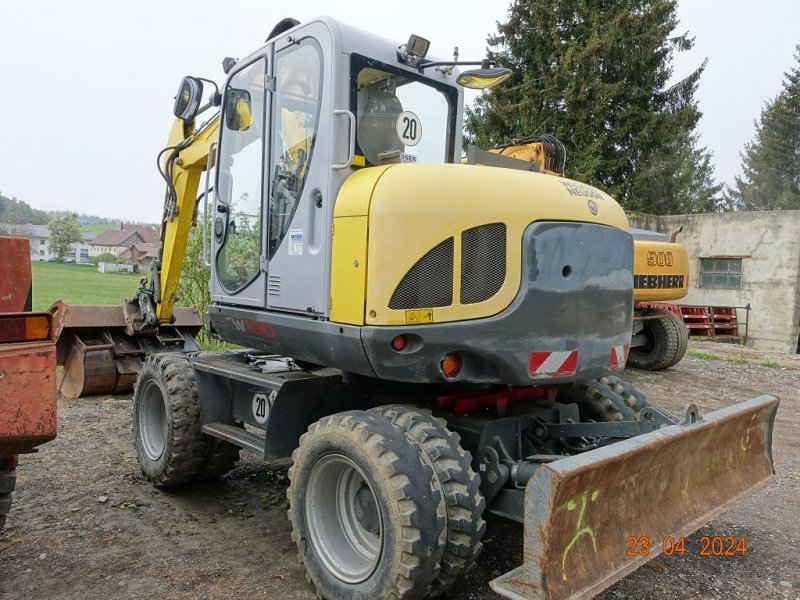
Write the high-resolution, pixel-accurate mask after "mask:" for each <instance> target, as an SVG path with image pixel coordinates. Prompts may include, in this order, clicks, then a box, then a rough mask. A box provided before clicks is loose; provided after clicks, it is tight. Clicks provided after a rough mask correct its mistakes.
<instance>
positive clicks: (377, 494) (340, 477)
mask: <svg viewBox="0 0 800 600" xmlns="http://www.w3.org/2000/svg"><path fill="white" fill-rule="evenodd" d="M292 460H293V465H292V467H291V469H289V479H290V482H291V483H290V485H289V489H288V492H287V495H288V497H289V502H290V508H289V519H290V520H291V522H292V539H293V540H294V541H295V543H296V544H297V548H298V552H299V557H300V561H301V562H302V563H303V564H304V565H305V567H306V570H307V575H308V578H309V580H310V581H311V582H313V583H314V585H315V586H316V588H317V593H318V594H319V595H320V596H322V597H324V598H327V599H328V600H345V599H347V600H349V599H351V598H364V599H367V598H369V599H375V600H382V599H392V600H403V599H411V598H423V597H424V596H425V594H426V593H427V592H428V591H429V589H430V586H431V583H432V582H433V581H434V579H435V578H436V576H437V574H438V571H439V561H440V560H441V558H442V555H443V553H444V540H445V534H444V528H445V502H444V498H443V496H442V494H441V492H440V490H439V489H437V486H436V485H435V484H434V480H435V474H434V470H433V467H432V466H431V465H430V463H429V462H426V459H425V456H424V453H422V452H420V450H419V447H418V446H417V445H416V444H414V443H412V441H411V440H410V439H409V438H407V437H406V435H405V433H404V432H403V431H402V430H401V429H399V428H398V427H396V426H394V425H393V424H392V423H391V422H390V421H389V420H388V419H386V418H384V417H382V416H380V415H377V414H372V413H369V412H364V411H350V412H345V413H339V414H336V415H332V416H329V417H325V418H323V419H321V420H320V421H318V422H316V423H314V424H312V425H311V426H310V427H309V429H308V431H307V432H306V433H305V434H304V435H303V436H302V437H301V438H300V445H299V447H298V448H297V449H296V450H295V451H294V453H293V455H292Z"/></svg>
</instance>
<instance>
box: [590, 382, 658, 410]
mask: <svg viewBox="0 0 800 600" xmlns="http://www.w3.org/2000/svg"><path fill="white" fill-rule="evenodd" d="M597 381H599V382H600V383H603V384H605V385H607V386H608V387H609V388H611V391H612V392H615V393H616V394H618V395H619V396H620V397H621V398H622V400H623V402H625V406H627V407H628V408H630V409H631V410H632V411H633V416H634V418H635V419H636V420H637V421H638V420H639V414H640V413H641V412H642V409H643V408H645V407H647V406H650V403H649V402H648V401H647V398H645V397H644V394H642V393H641V392H640V391H639V390H637V389H636V388H635V387H633V386H632V385H631V384H630V383H628V382H627V381H623V380H622V379H620V378H619V377H617V376H615V375H608V376H606V377H601V378H600V379H598V380H597Z"/></svg>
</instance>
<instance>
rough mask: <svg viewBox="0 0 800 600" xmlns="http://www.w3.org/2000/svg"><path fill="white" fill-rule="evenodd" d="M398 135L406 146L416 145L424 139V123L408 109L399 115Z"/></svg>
mask: <svg viewBox="0 0 800 600" xmlns="http://www.w3.org/2000/svg"><path fill="white" fill-rule="evenodd" d="M396 129H397V137H399V138H400V141H401V142H403V143H404V144H405V145H406V146H416V145H417V144H419V141H420V140H421V139H422V123H421V122H420V120H419V117H418V116H417V115H416V114H415V113H413V112H411V111H410V110H407V111H405V112H403V113H401V114H400V116H399V117H397V125H396Z"/></svg>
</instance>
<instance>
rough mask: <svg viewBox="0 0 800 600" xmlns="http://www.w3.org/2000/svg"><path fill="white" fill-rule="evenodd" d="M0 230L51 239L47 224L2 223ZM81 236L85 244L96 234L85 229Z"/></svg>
mask: <svg viewBox="0 0 800 600" xmlns="http://www.w3.org/2000/svg"><path fill="white" fill-rule="evenodd" d="M0 232H5V233H7V234H11V235H15V236H17V237H26V238H44V239H46V240H49V239H50V229H49V228H48V227H47V225H29V224H26V225H17V224H13V223H0ZM81 236H82V237H83V243H84V244H88V243H90V242H91V241H92V239H93V238H94V234H92V233H87V232H85V231H82V232H81Z"/></svg>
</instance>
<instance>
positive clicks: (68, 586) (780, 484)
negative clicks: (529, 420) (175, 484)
mask: <svg viewBox="0 0 800 600" xmlns="http://www.w3.org/2000/svg"><path fill="white" fill-rule="evenodd" d="M623 377H624V378H625V379H627V380H629V381H630V382H631V383H633V384H634V385H635V386H636V387H637V388H638V389H639V390H640V391H642V392H643V393H644V394H645V395H646V396H647V397H648V399H649V400H650V401H651V403H655V404H661V405H663V406H664V407H666V408H667V409H669V410H672V411H673V412H677V411H680V410H681V408H682V406H683V405H684V404H685V403H686V402H689V401H691V402H694V403H695V404H697V405H698V407H699V408H700V410H701V412H709V411H712V410H715V409H719V408H722V407H724V406H728V405H730V404H732V403H735V402H739V401H741V400H746V399H748V398H752V397H754V396H758V395H761V394H764V393H770V394H774V395H777V396H780V397H781V398H782V403H781V407H780V409H779V411H778V417H777V420H776V423H775V436H774V455H775V464H776V469H777V472H778V478H777V480H776V481H775V482H774V483H772V484H771V485H769V486H768V487H766V488H764V489H762V490H761V491H759V492H758V493H756V494H755V495H753V496H751V497H750V498H748V499H746V500H745V501H743V502H741V503H739V504H738V505H736V506H735V507H734V508H733V509H732V510H730V511H729V512H727V513H725V514H723V515H722V516H720V517H719V518H717V519H715V520H714V521H713V522H712V523H711V524H710V525H709V526H708V527H706V528H704V529H702V530H701V531H699V532H698V533H696V534H695V535H693V536H691V537H690V538H689V539H688V540H687V544H686V548H687V553H686V554H685V555H684V556H672V557H666V556H660V557H658V558H656V559H655V560H653V561H651V562H649V563H648V564H646V565H645V566H644V567H642V568H640V569H638V570H637V571H635V572H634V573H632V574H631V575H629V576H628V577H626V578H624V579H623V580H621V581H620V582H618V583H617V584H615V585H614V586H613V587H611V588H610V589H609V590H607V591H606V592H604V593H603V594H602V595H601V596H600V598H603V599H605V600H617V599H620V598H642V599H645V600H655V599H658V600H663V598H667V597H669V598H725V599H728V598H742V599H749V598H795V599H800V559H798V556H800V549H799V548H798V544H800V526H798V509H799V508H800V505H799V504H798V494H799V493H800V459H799V458H798V456H799V453H798V448H800V402H798V398H797V393H798V390H800V356H799V355H787V354H775V353H763V352H756V351H753V350H750V349H745V348H741V347H738V346H729V345H722V344H712V343H709V342H704V343H695V342H692V343H691V344H690V350H689V354H688V355H687V357H686V358H685V359H684V360H683V361H681V362H680V363H679V364H678V365H676V366H675V367H673V368H671V369H668V370H667V371H663V372H659V373H648V372H638V371H630V372H626V373H624V375H623ZM130 419H131V417H130V397H129V396H128V397H93V398H85V399H81V400H77V401H68V400H64V399H61V400H60V403H59V434H58V439H56V440H55V441H53V442H51V443H49V444H47V445H46V446H44V447H43V448H42V449H41V450H40V452H39V453H37V454H33V455H28V456H24V457H22V460H21V464H20V467H19V469H18V474H19V477H18V484H17V489H18V491H17V492H16V493H15V505H14V508H13V509H12V512H11V514H10V515H9V519H8V524H7V526H6V529H5V531H4V532H2V533H0V597H2V598H6V599H9V600H11V599H16V598H26V599H27V598H48V599H49V598H103V599H107V598H137V599H140V598H149V599H172V598H174V599H179V598H180V599H182V598H208V599H216V598H248V599H250V598H289V599H294V598H296V599H298V600H300V599H308V600H311V599H312V598H314V593H313V590H312V588H311V587H310V586H309V585H308V584H307V583H306V581H305V575H304V572H303V570H302V569H301V567H300V566H299V565H298V562H297V558H296V551H295V548H294V544H293V543H292V541H291V539H290V529H289V523H288V520H287V518H286V508H287V506H286V499H285V498H286V495H285V493H286V487H287V485H288V481H287V478H286V465H280V464H266V463H263V462H260V461H259V460H257V459H256V457H255V456H254V455H249V454H246V453H244V454H243V460H242V461H241V462H240V464H239V466H238V467H237V468H236V469H235V470H234V471H233V472H231V473H230V474H229V475H227V476H226V477H224V478H223V479H222V480H220V481H219V482H216V483H214V484H193V485H190V486H188V487H185V488H183V489H181V490H179V491H174V492H165V491H160V490H156V489H154V488H152V487H151V486H150V485H149V484H148V483H147V482H146V481H145V480H144V479H143V477H142V476H141V475H140V472H139V468H138V465H137V462H136V454H135V450H134V447H133V439H132V434H131V422H130ZM488 523H489V524H488V528H487V532H486V536H485V538H484V539H485V548H484V552H483V554H482V555H481V557H480V558H479V559H478V563H477V565H476V566H475V568H473V569H472V570H471V571H470V573H469V574H468V575H467V576H466V577H465V578H464V580H463V582H462V583H461V584H460V585H459V586H458V587H457V588H456V589H455V590H454V591H453V592H452V593H451V594H449V596H448V598H449V599H451V600H467V599H470V600H483V599H486V600H489V599H494V600H497V599H499V598H500V597H499V596H497V595H496V594H494V593H493V592H491V591H490V590H489V587H488V581H489V580H490V579H492V578H494V577H496V576H498V575H500V574H502V573H504V572H506V571H508V570H510V569H512V568H514V567H516V566H518V564H519V563H520V562H521V560H522V532H521V529H520V527H519V526H518V525H516V524H513V523H509V522H507V521H503V520H501V519H495V518H489V519H488ZM702 535H709V536H714V535H718V536H734V537H736V538H739V537H746V538H747V549H748V552H747V554H746V555H745V556H741V555H739V556H736V557H721V556H716V557H715V556H709V557H705V556H700V555H699V550H700V547H701V546H700V536H702Z"/></svg>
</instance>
